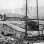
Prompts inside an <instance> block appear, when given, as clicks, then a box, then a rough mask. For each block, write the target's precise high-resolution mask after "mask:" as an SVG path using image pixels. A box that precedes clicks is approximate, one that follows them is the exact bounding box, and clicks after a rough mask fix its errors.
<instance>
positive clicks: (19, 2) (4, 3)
mask: <svg viewBox="0 0 44 44" xmlns="http://www.w3.org/2000/svg"><path fill="white" fill-rule="evenodd" d="M29 1H30V5H31V6H33V7H34V6H35V3H36V0H29ZM38 1H39V6H44V0H38ZM24 2H25V1H24V0H0V9H16V8H22V6H23V4H24Z"/></svg>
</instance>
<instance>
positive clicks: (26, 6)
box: [25, 0, 27, 37]
mask: <svg viewBox="0 0 44 44" xmlns="http://www.w3.org/2000/svg"><path fill="white" fill-rule="evenodd" d="M25 37H27V0H26V29H25Z"/></svg>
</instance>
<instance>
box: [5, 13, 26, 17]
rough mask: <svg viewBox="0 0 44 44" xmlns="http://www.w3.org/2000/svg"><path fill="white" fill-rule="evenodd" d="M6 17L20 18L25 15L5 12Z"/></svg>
mask: <svg viewBox="0 0 44 44" xmlns="http://www.w3.org/2000/svg"><path fill="white" fill-rule="evenodd" d="M5 15H6V17H20V18H23V17H24V16H25V15H19V14H10V13H7V14H5Z"/></svg>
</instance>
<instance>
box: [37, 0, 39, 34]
mask: <svg viewBox="0 0 44 44" xmlns="http://www.w3.org/2000/svg"><path fill="white" fill-rule="evenodd" d="M36 3H37V30H38V34H40V32H39V15H38V0H36Z"/></svg>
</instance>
